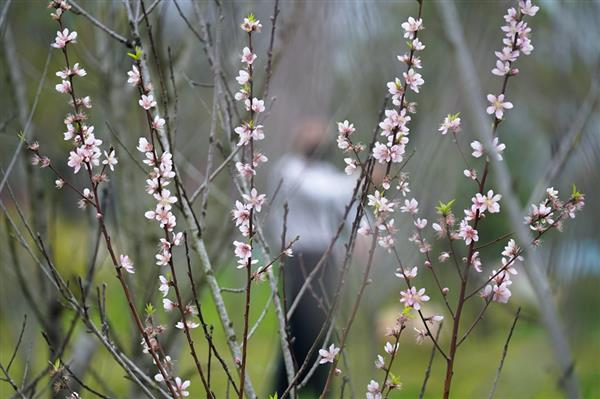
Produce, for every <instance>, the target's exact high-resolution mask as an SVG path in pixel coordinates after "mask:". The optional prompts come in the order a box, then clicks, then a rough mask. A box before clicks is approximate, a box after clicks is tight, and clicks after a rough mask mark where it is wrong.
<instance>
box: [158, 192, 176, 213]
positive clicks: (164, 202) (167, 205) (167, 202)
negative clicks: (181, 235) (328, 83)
mask: <svg viewBox="0 0 600 399" xmlns="http://www.w3.org/2000/svg"><path fill="white" fill-rule="evenodd" d="M154 198H155V199H156V200H157V201H158V206H160V207H161V208H162V209H164V210H166V211H168V210H169V209H171V205H172V204H174V203H176V202H177V197H175V196H173V195H171V191H169V190H167V189H162V190H161V192H160V193H154Z"/></svg>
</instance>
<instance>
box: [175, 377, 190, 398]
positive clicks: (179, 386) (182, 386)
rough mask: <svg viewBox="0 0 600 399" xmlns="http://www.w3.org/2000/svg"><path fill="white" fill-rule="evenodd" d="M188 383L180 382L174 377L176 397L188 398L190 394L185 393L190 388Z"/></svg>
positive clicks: (187, 381)
mask: <svg viewBox="0 0 600 399" xmlns="http://www.w3.org/2000/svg"><path fill="white" fill-rule="evenodd" d="M190 384H191V383H190V381H189V380H186V381H184V382H181V378H179V377H175V390H176V391H177V395H178V396H179V397H188V396H190V393H189V392H188V391H186V389H188V387H189V386H190Z"/></svg>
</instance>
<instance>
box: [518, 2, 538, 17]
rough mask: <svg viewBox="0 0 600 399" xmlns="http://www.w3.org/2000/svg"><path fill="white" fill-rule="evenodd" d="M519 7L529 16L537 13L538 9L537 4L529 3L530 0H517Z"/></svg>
mask: <svg viewBox="0 0 600 399" xmlns="http://www.w3.org/2000/svg"><path fill="white" fill-rule="evenodd" d="M519 8H520V9H521V12H522V13H523V14H525V15H529V16H530V17H533V16H534V15H535V14H537V12H538V11H539V9H540V8H539V7H538V6H534V5H533V4H531V0H527V1H523V0H519Z"/></svg>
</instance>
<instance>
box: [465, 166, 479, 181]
mask: <svg viewBox="0 0 600 399" xmlns="http://www.w3.org/2000/svg"><path fill="white" fill-rule="evenodd" d="M463 174H464V175H465V177H468V178H469V179H471V180H477V171H476V170H475V169H465V170H464V171H463Z"/></svg>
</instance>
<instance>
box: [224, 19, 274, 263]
mask: <svg viewBox="0 0 600 399" xmlns="http://www.w3.org/2000/svg"><path fill="white" fill-rule="evenodd" d="M240 27H241V29H242V30H243V31H244V32H246V33H247V34H248V46H246V47H244V48H243V50H242V54H241V55H240V61H241V63H242V64H243V68H242V69H240V70H239V72H238V76H237V77H236V81H237V82H238V84H239V85H240V89H239V90H238V91H237V93H235V99H236V100H237V101H240V102H242V103H243V105H244V108H245V110H246V111H247V112H248V113H249V119H248V120H245V121H243V122H242V123H241V125H240V126H238V127H236V128H235V129H234V132H235V133H236V134H237V135H238V137H239V140H238V143H237V145H238V146H239V147H242V159H241V161H238V162H236V165H235V166H236V169H237V171H238V173H239V175H240V177H241V178H249V179H250V190H249V191H250V192H249V193H246V194H242V198H243V201H236V202H235V208H234V209H233V210H232V216H233V220H234V222H235V225H236V227H237V228H238V229H239V231H240V233H241V234H242V236H244V237H247V238H248V240H247V241H233V245H234V247H235V250H234V254H235V256H236V258H237V259H238V268H240V269H241V268H244V267H251V265H252V264H255V263H257V262H258V260H256V259H252V235H253V234H254V231H253V218H254V216H255V214H256V213H259V212H260V211H261V210H262V206H263V204H264V203H265V200H266V195H265V194H259V193H258V191H257V190H256V187H254V176H255V175H256V168H257V167H258V166H259V165H260V164H261V163H265V162H267V161H268V158H267V157H266V156H265V155H264V154H262V153H260V152H256V151H255V146H254V144H255V142H256V141H260V140H263V139H264V138H265V134H264V131H263V126H262V125H260V124H259V123H258V116H259V115H260V114H262V113H264V112H265V102H264V100H261V99H259V98H257V97H254V93H253V88H254V85H253V66H254V62H255V61H256V59H257V58H258V57H257V55H256V54H255V53H254V52H253V50H252V33H254V32H260V30H261V28H262V24H261V23H260V21H259V20H257V19H256V18H255V17H254V15H252V14H251V15H249V16H248V17H246V18H244V21H243V22H242V24H241V25H240Z"/></svg>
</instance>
